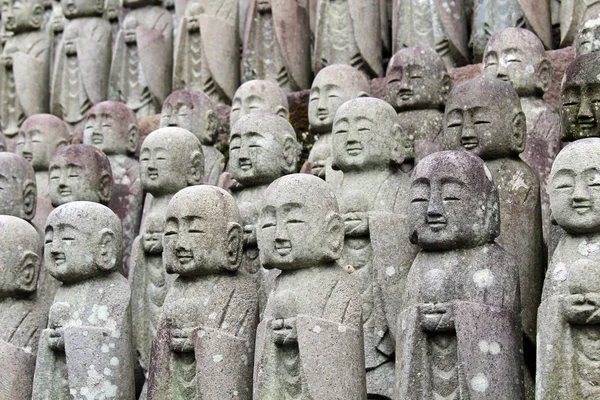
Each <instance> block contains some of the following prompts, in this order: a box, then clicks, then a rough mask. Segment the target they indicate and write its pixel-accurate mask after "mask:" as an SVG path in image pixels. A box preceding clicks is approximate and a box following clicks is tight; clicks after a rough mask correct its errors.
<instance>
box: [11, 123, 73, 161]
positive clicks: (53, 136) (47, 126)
mask: <svg viewBox="0 0 600 400" xmlns="http://www.w3.org/2000/svg"><path fill="white" fill-rule="evenodd" d="M69 138H70V135H69V130H68V129H67V126H66V125H65V123H64V122H63V121H62V120H60V119H59V118H57V117H55V116H54V115H50V114H36V115H32V116H31V117H29V118H27V119H26V120H25V122H23V125H21V128H20V130H19V136H18V138H17V143H16V147H15V152H16V153H17V154H19V155H21V156H23V158H25V159H26V160H27V161H29V162H30V163H31V165H32V167H33V169H34V170H35V171H47V170H48V168H49V166H50V159H51V158H52V155H53V154H54V153H55V152H56V151H57V150H59V149H60V148H62V147H64V146H66V145H67V143H68V141H69Z"/></svg>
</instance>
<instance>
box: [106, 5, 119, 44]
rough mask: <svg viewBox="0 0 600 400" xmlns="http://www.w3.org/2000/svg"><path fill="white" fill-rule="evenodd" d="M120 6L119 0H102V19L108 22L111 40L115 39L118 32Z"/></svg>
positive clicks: (114, 40)
mask: <svg viewBox="0 0 600 400" xmlns="http://www.w3.org/2000/svg"><path fill="white" fill-rule="evenodd" d="M120 8H121V0H105V1H104V19H105V20H107V21H108V23H109V24H110V30H111V36H112V42H113V43H115V42H116V41H117V35H118V34H119V9H120Z"/></svg>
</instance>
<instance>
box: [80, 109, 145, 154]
mask: <svg viewBox="0 0 600 400" xmlns="http://www.w3.org/2000/svg"><path fill="white" fill-rule="evenodd" d="M138 139H139V134H138V127H137V121H136V118H135V114H134V113H133V111H132V110H131V109H129V107H127V106H126V105H125V104H123V103H119V102H116V101H103V102H102V103H98V104H96V105H95V106H94V107H92V108H91V109H90V111H89V112H88V114H87V118H86V121H85V124H84V128H83V144H86V145H88V146H94V147H96V148H97V149H100V150H102V151H103V152H104V153H105V154H107V155H113V154H128V153H129V154H132V153H134V152H135V150H136V148H137V143H138Z"/></svg>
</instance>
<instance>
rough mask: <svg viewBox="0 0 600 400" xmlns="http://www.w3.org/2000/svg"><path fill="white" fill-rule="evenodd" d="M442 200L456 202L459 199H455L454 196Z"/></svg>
mask: <svg viewBox="0 0 600 400" xmlns="http://www.w3.org/2000/svg"><path fill="white" fill-rule="evenodd" d="M443 200H444V201H458V200H460V199H459V198H458V197H456V196H446V197H444V199H443Z"/></svg>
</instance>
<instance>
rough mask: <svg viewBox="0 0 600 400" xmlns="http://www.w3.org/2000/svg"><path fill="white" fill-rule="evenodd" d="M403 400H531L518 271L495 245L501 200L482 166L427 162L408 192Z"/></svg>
mask: <svg viewBox="0 0 600 400" xmlns="http://www.w3.org/2000/svg"><path fill="white" fill-rule="evenodd" d="M409 193H410V211H409V223H410V229H411V231H412V233H411V235H410V240H411V241H412V242H413V243H415V244H417V245H418V246H419V247H421V249H422V250H421V252H420V253H419V254H418V255H417V258H416V259H415V261H414V263H413V265H412V267H411V268H410V272H409V273H408V278H407V282H406V291H405V293H404V297H403V300H402V304H401V312H400V317H399V319H398V328H397V341H396V363H397V364H396V399H397V400H400V399H416V398H423V399H524V398H525V397H524V389H523V371H522V369H523V355H522V339H521V337H522V336H521V335H522V334H521V322H520V318H519V311H520V305H519V267H518V265H517V263H516V262H515V259H513V258H512V257H511V256H510V255H509V254H508V252H506V251H505V250H504V249H503V248H502V247H500V246H499V245H498V244H497V243H496V242H495V240H494V239H495V238H496V237H497V236H498V234H499V233H500V231H501V229H500V220H501V218H500V209H501V205H500V203H499V199H498V192H497V190H496V187H495V185H494V182H493V180H492V174H491V173H490V171H489V170H488V169H487V167H486V165H485V164H484V163H483V162H482V161H481V159H479V158H478V157H476V156H475V155H472V154H469V153H467V152H462V151H444V152H438V153H434V154H431V155H430V156H428V157H426V158H424V159H423V160H422V161H421V162H420V163H419V164H418V165H417V167H416V169H415V173H414V175H413V181H412V185H411V189H410V192H409Z"/></svg>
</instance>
